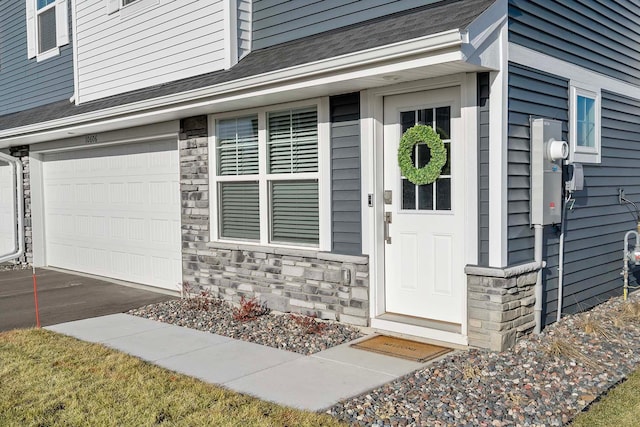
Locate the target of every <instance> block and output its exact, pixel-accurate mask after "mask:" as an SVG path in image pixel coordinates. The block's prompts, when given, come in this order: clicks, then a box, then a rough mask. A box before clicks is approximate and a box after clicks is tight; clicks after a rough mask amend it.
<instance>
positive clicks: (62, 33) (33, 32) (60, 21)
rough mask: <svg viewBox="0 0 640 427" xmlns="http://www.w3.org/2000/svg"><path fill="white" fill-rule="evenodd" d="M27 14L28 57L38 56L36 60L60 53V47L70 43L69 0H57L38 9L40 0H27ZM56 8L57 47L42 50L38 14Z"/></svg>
mask: <svg viewBox="0 0 640 427" xmlns="http://www.w3.org/2000/svg"><path fill="white" fill-rule="evenodd" d="M25 1H26V14H27V58H29V59H32V58H36V61H43V60H45V59H48V58H51V57H54V56H57V55H60V47H61V46H64V45H66V44H69V2H68V0H55V1H53V2H52V3H51V4H48V5H47V6H45V7H43V8H42V9H40V10H38V0H25ZM53 8H55V15H56V47H54V48H52V49H49V50H47V51H45V52H40V51H39V50H40V46H39V39H40V37H39V33H38V15H39V14H40V13H43V12H46V11H48V10H50V9H53Z"/></svg>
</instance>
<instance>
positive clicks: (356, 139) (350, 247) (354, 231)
mask: <svg viewBox="0 0 640 427" xmlns="http://www.w3.org/2000/svg"><path fill="white" fill-rule="evenodd" d="M330 108H331V230H332V232H331V248H332V252H334V253H340V254H349V255H360V254H361V253H362V231H361V230H362V221H361V207H360V201H361V197H360V94H359V93H350V94H346V95H339V96H332V97H331V99H330Z"/></svg>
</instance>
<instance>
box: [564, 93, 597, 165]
mask: <svg viewBox="0 0 640 427" xmlns="http://www.w3.org/2000/svg"><path fill="white" fill-rule="evenodd" d="M578 96H584V97H588V98H592V99H594V100H595V110H596V111H595V147H593V148H591V147H583V146H579V145H578V132H577V130H578V108H577V100H578ZM601 98H602V95H601V92H600V88H594V87H593V86H589V85H586V84H583V83H579V82H576V81H571V83H570V90H569V145H570V150H569V161H570V162H571V163H574V162H575V163H600V162H601V159H602V149H601V144H602V138H601V135H602V109H601Z"/></svg>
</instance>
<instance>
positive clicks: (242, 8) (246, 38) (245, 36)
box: [237, 0, 251, 59]
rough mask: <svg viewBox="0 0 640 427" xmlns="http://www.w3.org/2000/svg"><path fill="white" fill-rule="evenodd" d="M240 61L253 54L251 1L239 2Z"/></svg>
mask: <svg viewBox="0 0 640 427" xmlns="http://www.w3.org/2000/svg"><path fill="white" fill-rule="evenodd" d="M237 25H238V59H242V57H243V56H245V55H247V54H248V53H249V52H251V0H238V18H237Z"/></svg>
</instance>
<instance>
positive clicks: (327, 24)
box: [253, 0, 438, 49]
mask: <svg viewBox="0 0 640 427" xmlns="http://www.w3.org/2000/svg"><path fill="white" fill-rule="evenodd" d="M436 1H438V0H366V1H365V0H311V1H309V0H256V1H254V2H253V49H261V48H263V47H267V46H273V45H275V44H278V43H283V42H287V41H291V40H295V39H298V38H301V37H306V36H310V35H313V34H318V33H322V32H325V31H329V30H333V29H335V28H340V27H344V26H347V25H351V24H355V23H357V22H363V21H367V20H369V19H373V18H379V17H381V16H385V15H389V14H392V13H395V12H400V11H403V10H407V9H412V8H415V7H419V6H424V5H427V4H430V3H434V2H436Z"/></svg>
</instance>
